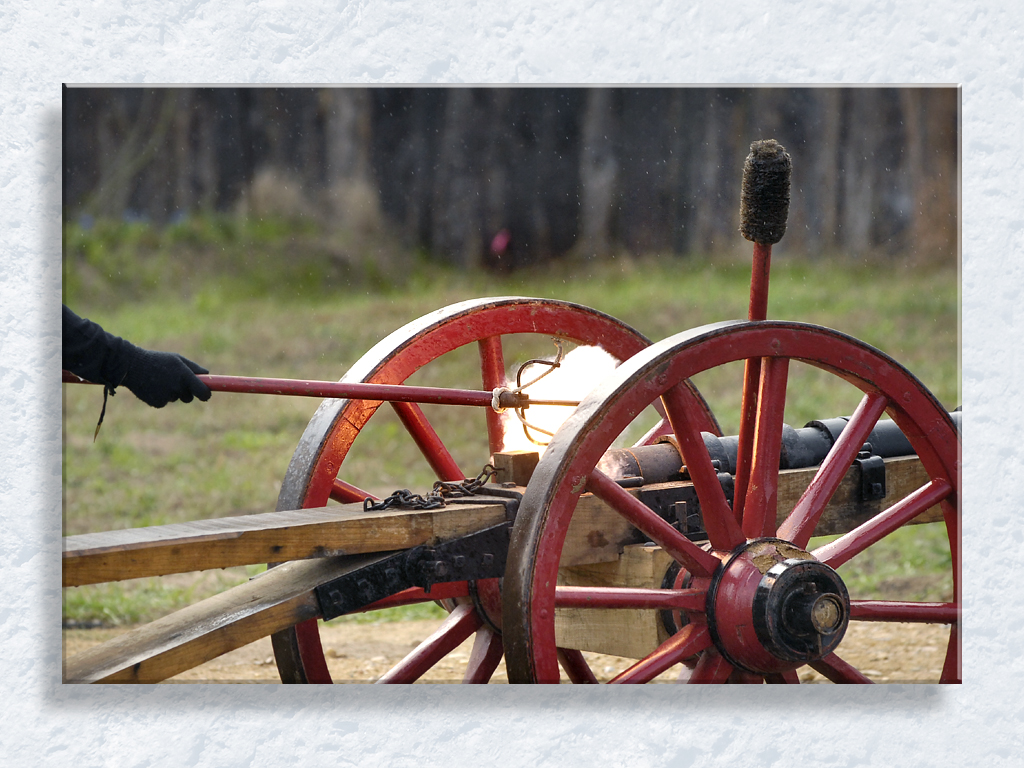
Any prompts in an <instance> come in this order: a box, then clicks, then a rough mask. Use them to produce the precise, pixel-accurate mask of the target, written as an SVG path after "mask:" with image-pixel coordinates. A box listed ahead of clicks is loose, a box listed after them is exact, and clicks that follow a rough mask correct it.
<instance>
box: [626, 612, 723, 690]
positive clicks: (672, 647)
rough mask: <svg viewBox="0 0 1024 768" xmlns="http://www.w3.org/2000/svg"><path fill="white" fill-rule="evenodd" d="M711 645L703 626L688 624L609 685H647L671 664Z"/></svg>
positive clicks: (706, 630) (708, 634)
mask: <svg viewBox="0 0 1024 768" xmlns="http://www.w3.org/2000/svg"><path fill="white" fill-rule="evenodd" d="M710 645H711V634H710V633H709V632H708V628H707V626H705V625H704V624H688V625H687V626H685V627H683V628H682V629H681V630H679V631H678V632H677V633H676V634H674V635H673V636H672V637H670V638H669V639H668V640H666V641H665V642H664V643H662V644H661V645H659V646H658V647H657V648H656V649H655V650H654V653H652V654H651V655H650V656H647V657H646V658H643V659H641V660H640V661H638V662H637V663H636V664H634V665H633V666H631V667H630V668H629V669H627V670H626V671H624V672H620V673H619V674H618V675H616V676H615V677H613V678H612V679H611V680H609V681H608V682H610V683H647V682H650V681H651V680H653V679H654V678H656V677H657V676H658V675H660V674H661V673H662V672H664V671H665V670H666V669H668V668H669V667H671V666H672V665H673V664H678V663H679V662H681V661H682V660H683V659H686V658H689V657H690V656H695V655H697V654H698V653H700V652H701V651H703V650H705V649H707V648H708V647H710Z"/></svg>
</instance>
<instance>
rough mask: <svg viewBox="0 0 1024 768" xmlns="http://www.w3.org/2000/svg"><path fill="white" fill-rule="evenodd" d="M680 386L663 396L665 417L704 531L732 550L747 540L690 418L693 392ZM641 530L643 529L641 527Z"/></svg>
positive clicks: (718, 546)
mask: <svg viewBox="0 0 1024 768" xmlns="http://www.w3.org/2000/svg"><path fill="white" fill-rule="evenodd" d="M688 395H690V392H689V390H687V389H686V388H685V387H684V386H683V385H677V386H675V387H673V388H672V389H670V390H669V391H668V392H666V393H665V394H664V395H662V400H663V402H664V403H665V409H666V411H667V412H668V420H669V422H671V424H672V430H673V432H675V435H676V440H677V441H678V443H679V450H680V452H681V453H682V455H683V462H684V463H685V464H686V469H687V471H688V472H689V474H690V479H691V480H692V481H693V486H694V488H695V489H696V491H697V497H698V498H699V499H700V506H701V510H702V512H703V517H704V530H706V531H707V533H708V538H709V539H710V540H711V545H712V546H713V547H714V548H715V549H720V550H725V551H728V550H732V549H733V548H735V547H736V546H738V545H739V544H742V543H743V542H744V541H745V540H746V539H745V537H744V535H743V531H742V530H740V526H739V524H738V523H737V522H736V516H735V515H734V514H733V511H732V510H731V509H730V508H729V503H728V501H726V498H725V491H723V490H722V485H721V483H719V481H718V473H717V472H716V471H715V468H714V466H713V465H712V464H711V456H709V455H708V450H707V448H706V447H705V445H704V439H703V438H702V437H701V436H700V431H699V430H698V429H697V426H696V425H695V424H693V422H692V420H691V419H690V415H689V414H690V412H691V409H692V408H693V403H692V402H691V401H692V400H693V398H692V395H690V396H689V397H688ZM641 530H642V529H641Z"/></svg>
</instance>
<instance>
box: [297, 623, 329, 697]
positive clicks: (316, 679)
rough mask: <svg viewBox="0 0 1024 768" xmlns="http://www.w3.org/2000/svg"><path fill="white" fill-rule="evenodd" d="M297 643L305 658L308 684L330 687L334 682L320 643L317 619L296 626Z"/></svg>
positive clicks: (300, 652)
mask: <svg viewBox="0 0 1024 768" xmlns="http://www.w3.org/2000/svg"><path fill="white" fill-rule="evenodd" d="M295 642H296V645H297V650H298V652H299V655H300V656H301V657H302V658H303V660H304V664H303V668H304V672H305V676H306V682H307V683H309V684H311V685H330V684H331V683H333V682H334V681H333V680H332V679H331V673H330V672H329V671H328V669H327V658H326V657H325V656H324V649H323V645H321V643H320V627H319V626H318V625H317V620H316V619H307V620H306V621H303V622H301V623H299V624H296V625H295Z"/></svg>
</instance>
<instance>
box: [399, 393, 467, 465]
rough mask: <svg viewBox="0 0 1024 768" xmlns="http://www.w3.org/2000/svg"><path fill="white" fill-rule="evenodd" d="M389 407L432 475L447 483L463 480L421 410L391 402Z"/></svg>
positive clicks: (410, 405)
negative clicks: (428, 465)
mask: <svg viewBox="0 0 1024 768" xmlns="http://www.w3.org/2000/svg"><path fill="white" fill-rule="evenodd" d="M391 406H392V407H393V408H394V409H395V412H396V413H397V414H398V418H399V419H401V420H402V424H403V425H405V428H406V430H407V431H408V432H409V434H410V435H412V439H413V440H414V441H415V442H416V446H417V447H418V448H419V449H420V453H422V454H423V457H424V458H425V459H426V460H427V463H428V464H430V468H431V469H432V470H434V474H436V475H437V476H438V478H439V479H441V480H447V481H449V482H458V481H460V480H464V479H465V477H466V475H465V474H464V473H463V471H462V470H461V469H459V465H458V464H456V463H455V459H453V458H452V455H451V454H450V453H449V452H448V449H447V448H445V446H444V443H442V442H441V438H439V437H438V436H437V432H435V431H434V427H433V426H431V424H430V422H429V421H427V417H426V415H424V413H423V409H422V408H420V407H419V406H418V405H416V403H397V402H393V403H391Z"/></svg>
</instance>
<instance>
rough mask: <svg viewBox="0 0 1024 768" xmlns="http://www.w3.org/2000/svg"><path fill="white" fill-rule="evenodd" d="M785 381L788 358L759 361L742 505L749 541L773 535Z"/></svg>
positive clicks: (768, 358)
mask: <svg viewBox="0 0 1024 768" xmlns="http://www.w3.org/2000/svg"><path fill="white" fill-rule="evenodd" d="M788 379H789V359H788V358H785V357H766V358H765V359H764V360H762V361H761V386H760V389H759V390H758V396H757V422H756V424H755V426H754V454H753V456H752V457H751V462H750V480H749V482H748V484H747V490H746V494H745V499H744V502H743V517H742V520H743V533H744V535H745V536H746V537H747V538H748V539H756V538H758V537H760V536H771V535H772V534H774V533H775V510H776V508H777V506H778V487H779V453H780V452H781V450H782V417H783V413H784V411H785V408H786V383H787V381H788Z"/></svg>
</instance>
